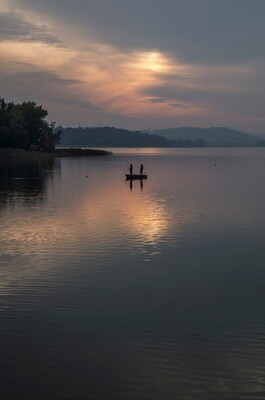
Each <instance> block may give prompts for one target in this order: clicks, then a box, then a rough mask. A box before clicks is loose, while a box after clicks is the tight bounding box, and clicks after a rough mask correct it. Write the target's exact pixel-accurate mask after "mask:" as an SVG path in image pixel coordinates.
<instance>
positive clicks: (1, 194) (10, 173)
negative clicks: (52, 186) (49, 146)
mask: <svg viewBox="0 0 265 400" xmlns="http://www.w3.org/2000/svg"><path fill="white" fill-rule="evenodd" d="M59 163H60V160H58V159H54V158H52V159H46V160H23V161H22V160H2V161H0V208H3V207H5V206H10V205H16V204H17V203H18V202H23V203H25V204H30V205H32V204H34V203H38V202H40V201H44V199H45V194H46V188H47V182H48V181H49V180H51V179H53V171H54V169H55V168H56V169H59V167H60V164H59Z"/></svg>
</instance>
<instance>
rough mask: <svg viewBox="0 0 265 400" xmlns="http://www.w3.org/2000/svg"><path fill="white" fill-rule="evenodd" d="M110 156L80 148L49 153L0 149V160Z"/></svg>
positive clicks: (109, 153) (106, 153)
mask: <svg viewBox="0 0 265 400" xmlns="http://www.w3.org/2000/svg"><path fill="white" fill-rule="evenodd" d="M111 154H112V153H111V152H110V151H106V150H96V149H80V148H69V149H65V148H64V149H55V150H54V151H53V152H51V153H46V152H41V151H31V150H23V149H5V148H0V159H3V160H6V159H8V160H39V159H40V160H43V159H49V158H55V157H83V156H85V157H88V156H107V155H111Z"/></svg>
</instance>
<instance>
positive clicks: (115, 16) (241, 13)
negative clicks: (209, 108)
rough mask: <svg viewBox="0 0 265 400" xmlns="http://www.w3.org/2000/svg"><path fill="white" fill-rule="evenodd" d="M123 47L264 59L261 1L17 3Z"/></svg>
mask: <svg viewBox="0 0 265 400" xmlns="http://www.w3.org/2000/svg"><path fill="white" fill-rule="evenodd" d="M19 3H20V4H21V5H23V6H26V7H28V9H33V10H36V11H41V12H44V13H47V14H49V15H51V16H53V17H54V18H57V19H58V21H60V22H61V23H62V22H63V23H67V24H68V25H69V26H73V25H75V26H78V28H77V29H79V30H80V32H82V33H83V34H84V33H86V34H87V37H88V38H95V37H97V38H100V39H101V40H102V41H103V42H109V43H111V44H115V45H116V46H118V47H120V48H123V49H145V48H148V49H163V51H166V52H169V53H170V54H172V55H174V56H175V57H178V58H180V59H181V60H184V61H186V62H193V63H205V62H207V63H209V62H210V63H228V62H231V63H233V62H242V61H248V60H251V59H260V58H261V59H263V58H264V57H265V28H264V15H265V2H264V0H233V1H231V0H222V1H220V0H188V1H187V0H178V1H177V0H164V1H159V0H157V1H154V0H144V1H143V0H134V1H131V0H90V1H87V0H78V1H75V2H73V1H71V0H64V1H62V0H46V1H45V2H44V1H40V0H20V1H19Z"/></svg>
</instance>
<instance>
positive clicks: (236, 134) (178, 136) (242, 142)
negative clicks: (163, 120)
mask: <svg viewBox="0 0 265 400" xmlns="http://www.w3.org/2000/svg"><path fill="white" fill-rule="evenodd" d="M148 132H149V133H152V134H153V133H155V134H157V135H161V136H164V137H165V138H167V139H169V140H173V141H174V142H175V145H177V143H178V141H181V140H182V141H183V140H193V141H194V140H199V139H201V140H203V141H204V142H205V143H206V145H207V146H209V147H243V146H245V147H248V146H265V140H263V139H261V138H260V137H257V136H253V135H249V134H247V133H245V132H241V131H238V130H236V129H230V128H221V127H220V128H219V127H217V128H214V127H212V128H197V127H183V128H169V129H157V130H153V131H148Z"/></svg>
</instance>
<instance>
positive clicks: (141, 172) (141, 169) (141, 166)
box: [140, 164, 144, 175]
mask: <svg viewBox="0 0 265 400" xmlns="http://www.w3.org/2000/svg"><path fill="white" fill-rule="evenodd" d="M143 173H144V166H143V164H141V165H140V175H143Z"/></svg>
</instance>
